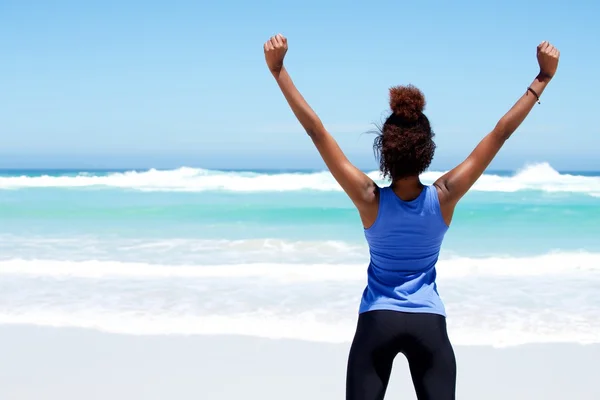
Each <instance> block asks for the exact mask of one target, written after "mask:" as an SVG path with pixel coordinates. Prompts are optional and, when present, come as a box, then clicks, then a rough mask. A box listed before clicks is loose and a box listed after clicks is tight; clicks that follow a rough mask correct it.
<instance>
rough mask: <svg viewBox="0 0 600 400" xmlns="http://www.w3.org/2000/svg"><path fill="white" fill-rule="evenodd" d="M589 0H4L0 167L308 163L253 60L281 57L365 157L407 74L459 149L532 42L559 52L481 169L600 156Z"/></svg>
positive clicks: (524, 76)
mask: <svg viewBox="0 0 600 400" xmlns="http://www.w3.org/2000/svg"><path fill="white" fill-rule="evenodd" d="M599 15H600V2H598V1H593V0H589V1H566V0H564V1H560V2H558V1H538V0H527V1H525V0H505V1H453V2H450V1H410V2H409V1H399V0H396V1H361V2H350V1H337V0H336V1H325V0H321V1H313V0H303V1H242V0H235V1H234V0H219V1H210V2H208V1H203V0H198V1H191V0H189V1H175V0H171V1H160V2H159V1H151V0H146V1H127V0H122V1H114V0H104V1H91V0H90V1H80V0H71V1H66V0H64V1H61V0H54V1H42V0H39V1H27V0H0V54H1V59H0V167H10V166H13V167H22V166H31V167H40V166H47V167H57V166H59V167H60V166H62V167H65V166H67V167H68V166H72V167H79V166H84V167H130V166H134V167H150V166H155V167H175V166H181V165H187V166H199V167H209V168H226V167H230V168H241V167H247V168H251V167H263V168H302V167H312V168H319V167H321V166H322V165H323V164H322V162H321V161H320V159H319V158H318V155H317V153H316V151H315V150H314V149H313V148H312V144H311V142H310V140H309V139H308V138H307V137H306V136H305V135H304V133H303V132H302V130H301V129H300V126H299V124H298V123H297V122H296V120H295V118H294V116H293V114H292V113H291V111H290V110H289V109H288V107H287V104H286V103H285V100H284V99H283V96H282V95H281V94H280V92H279V90H278V88H277V86H276V84H275V82H274V81H273V79H272V77H271V76H270V74H269V72H268V70H267V68H266V67H265V64H264V57H263V52H262V44H263V42H264V41H265V40H267V39H268V37H269V36H270V35H273V34H275V33H278V32H281V33H282V34H284V35H286V36H287V37H288V40H289V46H290V49H289V52H288V58H287V64H286V65H287V68H288V70H289V71H290V73H291V75H292V78H293V79H294V80H295V82H296V84H297V86H298V87H299V89H300V90H301V92H302V93H303V94H304V96H305V97H306V98H307V100H308V101H309V103H310V104H311V105H312V106H313V108H314V109H315V110H316V111H317V113H318V114H319V115H320V116H321V118H322V119H323V121H324V122H325V124H326V126H327V127H329V128H330V130H331V132H332V133H333V134H334V135H335V137H336V138H337V139H338V141H339V142H340V145H341V146H342V148H343V149H344V150H345V151H346V152H347V154H348V156H349V157H350V158H351V160H352V161H354V162H355V163H356V164H357V165H358V166H359V167H361V168H371V167H373V166H374V165H375V163H374V160H373V153H372V149H371V143H372V136H371V135H370V134H368V133H365V132H367V131H368V130H370V129H371V128H372V127H373V125H372V123H374V122H380V121H382V119H383V118H384V117H385V116H386V115H385V113H386V112H387V110H388V105H387V100H388V98H387V96H388V91H387V90H388V88H389V87H390V86H392V85H396V84H406V83H413V84H415V85H417V86H418V87H420V88H421V89H422V90H423V91H424V93H425V96H426V99H427V102H428V104H427V108H426V113H427V114H428V116H429V118H430V120H431V121H432V124H433V126H434V130H435V131H436V134H437V136H436V138H437V140H436V141H437V143H438V150H437V154H436V159H435V161H434V164H433V166H432V167H433V168H448V167H451V166H453V164H454V163H456V162H459V161H460V160H462V158H464V157H465V156H466V155H467V154H468V153H469V152H470V150H471V149H472V147H473V146H474V145H475V144H476V143H477V141H479V139H480V138H481V137H482V136H483V135H484V134H486V133H487V132H488V131H489V130H490V129H491V128H493V126H494V124H495V123H496V121H497V120H498V118H499V117H501V116H502V115H503V114H504V113H505V112H506V111H507V110H508V109H509V108H510V106H511V105H512V104H513V102H514V101H515V100H516V99H517V98H518V97H519V96H520V95H521V94H522V93H523V92H524V91H525V90H526V88H527V85H528V84H529V83H530V82H531V81H532V80H533V78H534V77H535V75H536V74H537V72H538V69H537V64H536V58H535V50H536V46H537V44H538V43H539V42H541V41H542V40H549V41H551V42H552V43H554V44H555V45H556V46H557V47H558V48H559V49H560V50H561V62H560V65H559V70H558V73H557V75H556V77H555V80H554V81H553V82H552V83H551V84H550V86H549V87H548V89H547V91H546V92H545V94H544V96H543V98H542V104H541V105H539V106H536V108H535V109H534V110H533V112H532V114H531V115H530V117H529V118H528V119H527V121H526V122H525V123H524V124H523V125H522V127H521V128H520V129H519V130H518V131H517V132H516V133H515V135H514V136H513V137H512V138H511V140H510V142H509V143H508V144H507V145H506V147H505V148H504V149H503V150H502V153H501V155H500V156H499V157H498V158H497V160H496V161H495V162H494V164H492V168H496V169H505V168H518V167H521V166H523V164H525V163H530V162H540V161H548V162H550V163H551V164H552V165H553V166H554V167H555V168H557V169H562V170H564V169H571V170H581V169H596V170H600V158H598V156H597V154H598V149H600V128H598V124H597V117H594V116H593V115H594V113H595V111H596V110H597V108H598V104H599V101H600V100H599V97H598V96H599V95H598V91H599V89H600V79H599V78H598V71H599V70H600V66H599V64H600V55H599V54H600V24H598V21H597V19H598V16H599Z"/></svg>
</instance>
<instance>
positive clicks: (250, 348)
mask: <svg viewBox="0 0 600 400" xmlns="http://www.w3.org/2000/svg"><path fill="white" fill-rule="evenodd" d="M0 343H1V344H0V346H1V352H0V354H1V355H0V357H1V358H0V399H2V400H25V399H27V400H45V399H52V400H54V399H56V400H75V399H77V400H83V399H85V400H93V399H111V400H121V399H123V400H125V399H127V400H134V399H140V400H141V399H143V400H154V399H161V400H167V399H169V400H179V399H181V400H184V399H194V400H198V399H203V400H204V399H206V400H213V399H214V400H221V399H223V400H225V399H228V400H232V399H261V400H271V399H273V400H275V399H277V400H281V399H285V400H296V399H297V400H300V399H302V400H306V399H317V400H318V399H324V400H325V399H327V400H333V399H343V398H344V384H345V368H346V357H347V351H348V348H349V344H341V345H339V344H326V343H311V342H302V341H292V340H270V339H260V338H253V337H243V336H161V337H158V336H125V335H113V334H106V333H100V332H95V331H87V330H75V329H62V328H56V329H54V328H34V327H17V326H14V327H2V328H0ZM455 350H456V355H457V361H458V368H459V372H458V391H457V399H462V400H470V399H473V400H475V399H477V400H494V399H510V400H518V399H527V400H531V399H544V400H553V399H569V400H588V399H590V400H591V399H596V400H597V399H600V381H599V380H598V372H597V368H598V366H597V362H598V361H599V360H600V346H599V345H589V346H581V345H574V344H573V345H570V344H565V345H563V344H544V345H527V346H519V347H511V348H505V349H495V348H491V347H456V349H455ZM386 399H405V400H408V399H415V394H414V390H413V388H412V384H411V382H410V377H409V374H408V369H407V364H406V361H405V360H404V359H403V358H402V357H401V356H399V357H398V358H397V359H396V363H395V368H394V372H393V374H392V379H391V383H390V387H389V389H388V393H387V396H386Z"/></svg>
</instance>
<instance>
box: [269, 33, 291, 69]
mask: <svg viewBox="0 0 600 400" xmlns="http://www.w3.org/2000/svg"><path fill="white" fill-rule="evenodd" d="M287 49H288V45H287V39H286V38H285V37H283V35H281V34H277V35H275V36H273V37H271V39H269V40H268V41H267V42H266V43H265V45H264V50H265V60H266V61H267V66H268V67H269V70H270V71H271V72H272V73H274V74H277V73H279V72H280V71H281V68H282V67H283V59H284V57H285V53H287Z"/></svg>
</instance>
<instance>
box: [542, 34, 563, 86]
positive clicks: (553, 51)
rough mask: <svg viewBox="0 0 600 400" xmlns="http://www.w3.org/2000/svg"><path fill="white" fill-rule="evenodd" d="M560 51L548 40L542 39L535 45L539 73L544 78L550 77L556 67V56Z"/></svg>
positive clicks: (558, 55) (557, 56)
mask: <svg viewBox="0 0 600 400" xmlns="http://www.w3.org/2000/svg"><path fill="white" fill-rule="evenodd" d="M559 57H560V51H558V49H557V48H556V47H554V46H552V45H551V44H550V43H549V42H546V41H543V42H542V43H540V45H539V46H538V47H537V59H538V64H539V65H540V75H542V76H543V77H544V78H547V79H552V77H553V76H554V74H555V73H556V69H557V68H558V58H559Z"/></svg>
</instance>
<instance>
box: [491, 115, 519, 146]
mask: <svg viewBox="0 0 600 400" xmlns="http://www.w3.org/2000/svg"><path fill="white" fill-rule="evenodd" d="M514 131H515V130H514V129H511V128H510V126H509V125H508V124H507V123H506V121H504V120H500V121H498V123H497V124H496V126H495V127H494V136H496V137H497V138H498V139H499V140H501V141H502V142H505V141H507V140H508V139H509V138H510V136H511V135H512V134H513V132H514Z"/></svg>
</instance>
